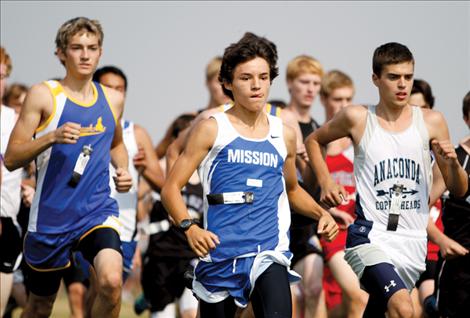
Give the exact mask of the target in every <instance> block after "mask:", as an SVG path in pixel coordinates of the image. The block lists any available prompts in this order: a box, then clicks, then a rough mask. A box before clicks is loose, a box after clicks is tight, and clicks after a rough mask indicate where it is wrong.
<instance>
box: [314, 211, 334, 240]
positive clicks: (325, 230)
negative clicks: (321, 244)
mask: <svg viewBox="0 0 470 318" xmlns="http://www.w3.org/2000/svg"><path fill="white" fill-rule="evenodd" d="M338 231H339V228H338V224H336V221H335V220H334V219H333V217H332V216H331V214H330V213H328V212H326V211H325V212H324V213H323V215H322V216H321V217H320V219H319V220H318V231H317V233H318V234H319V235H321V236H322V237H323V238H324V239H325V240H327V241H328V242H331V241H333V240H334V239H335V238H336V236H337V235H338Z"/></svg>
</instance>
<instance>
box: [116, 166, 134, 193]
mask: <svg viewBox="0 0 470 318" xmlns="http://www.w3.org/2000/svg"><path fill="white" fill-rule="evenodd" d="M113 180H114V184H115V185H116V191H117V192H120V193H122V192H128V191H129V189H130V188H131V187H132V177H131V175H130V174H129V171H127V170H125V169H123V168H117V169H116V175H115V176H114V177H113Z"/></svg>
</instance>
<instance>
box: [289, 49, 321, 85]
mask: <svg viewBox="0 0 470 318" xmlns="http://www.w3.org/2000/svg"><path fill="white" fill-rule="evenodd" d="M305 73H308V74H316V75H318V76H320V77H323V73H324V72H323V67H322V65H321V64H320V62H319V61H318V60H317V59H315V58H313V57H311V56H308V55H299V56H297V57H295V58H294V59H293V60H291V61H290V62H289V64H287V71H286V79H287V80H288V81H289V80H294V79H295V78H297V77H298V76H300V75H301V74H305Z"/></svg>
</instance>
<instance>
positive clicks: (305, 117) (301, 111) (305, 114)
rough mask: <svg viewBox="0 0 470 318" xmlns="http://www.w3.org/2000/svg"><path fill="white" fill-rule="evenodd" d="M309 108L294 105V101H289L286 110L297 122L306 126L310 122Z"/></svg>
mask: <svg viewBox="0 0 470 318" xmlns="http://www.w3.org/2000/svg"><path fill="white" fill-rule="evenodd" d="M311 108H312V107H311V105H310V106H302V105H299V104H298V103H296V102H295V101H294V100H291V101H290V103H289V105H287V109H289V110H290V111H292V113H293V114H294V115H295V117H296V118H297V121H299V122H301V123H304V124H307V123H309V122H310V121H311V119H312V117H311V116H310V109H311Z"/></svg>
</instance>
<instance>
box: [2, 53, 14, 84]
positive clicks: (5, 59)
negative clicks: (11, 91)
mask: <svg viewBox="0 0 470 318" xmlns="http://www.w3.org/2000/svg"><path fill="white" fill-rule="evenodd" d="M0 64H4V65H5V66H6V67H7V74H6V75H7V77H8V76H10V74H11V69H12V68H13V66H12V64H11V59H10V55H8V53H7V50H5V48H4V47H3V46H0Z"/></svg>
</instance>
